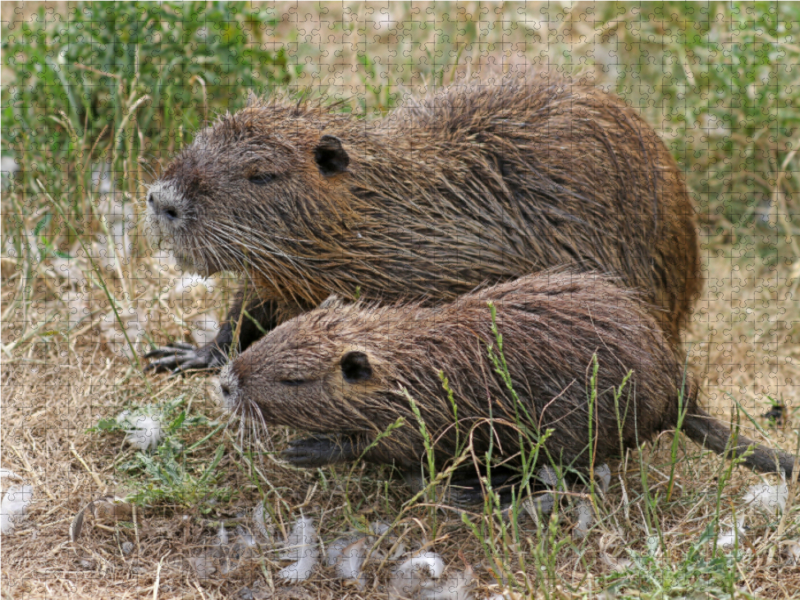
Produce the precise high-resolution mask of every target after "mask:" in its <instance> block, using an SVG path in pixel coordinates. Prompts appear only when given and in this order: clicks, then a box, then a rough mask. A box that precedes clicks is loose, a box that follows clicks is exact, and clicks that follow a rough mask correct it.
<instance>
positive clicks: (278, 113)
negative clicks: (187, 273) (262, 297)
mask: <svg viewBox="0 0 800 600" xmlns="http://www.w3.org/2000/svg"><path fill="white" fill-rule="evenodd" d="M342 122H343V121H342V118H341V117H339V118H336V117H334V116H332V115H330V114H329V113H328V112H326V111H324V110H322V109H318V108H313V107H310V106H306V105H288V104H283V103H280V102H269V103H268V102H261V101H251V103H250V106H248V108H246V109H244V110H242V111H240V112H238V113H236V114H234V115H230V114H227V115H225V116H224V117H221V118H220V119H219V120H218V121H217V122H216V123H215V124H214V125H213V126H211V127H209V128H207V129H205V130H204V131H202V132H200V133H199V134H198V135H197V137H196V138H195V140H194V142H193V143H192V144H191V145H190V146H188V147H187V148H186V149H185V150H183V152H181V154H180V155H179V156H178V157H176V159H175V160H173V161H172V163H171V164H170V165H169V167H168V168H167V169H166V171H165V172H164V174H163V176H162V177H161V178H160V179H159V180H158V181H156V182H155V183H154V184H153V185H152V186H150V189H149V191H148V193H147V218H148V225H149V227H148V230H149V234H150V236H151V238H153V239H154V240H155V241H159V242H160V241H162V240H164V241H169V242H171V244H172V247H173V250H174V253H175V256H176V258H177V259H178V261H179V263H180V264H181V265H182V266H183V267H184V268H186V269H189V270H195V271H197V272H199V273H201V274H202V275H206V276H208V275H211V274H214V273H217V272H219V271H235V272H239V273H245V272H248V271H250V270H252V266H253V264H254V263H256V264H258V265H260V264H262V263H263V260H262V261H259V260H258V259H259V258H260V256H263V255H265V254H266V255H269V254H274V255H279V256H280V255H282V254H283V253H285V252H286V251H287V250H290V249H291V247H292V244H294V243H301V240H298V239H296V238H297V235H296V233H297V231H298V229H300V230H301V229H302V223H303V222H304V221H305V220H307V219H314V218H315V215H314V213H315V211H314V210H313V209H311V208H309V206H308V202H307V201H308V200H309V199H312V198H317V197H318V195H320V194H321V193H324V192H323V191H324V190H325V189H326V188H328V187H330V186H332V185H334V184H333V180H335V179H337V177H339V176H341V175H343V174H345V173H347V171H348V166H349V165H350V155H349V153H348V151H347V150H346V148H345V145H344V144H343V142H342V140H341V139H340V138H339V137H337V136H336V135H331V134H330V133H329V132H328V131H327V130H328V129H331V128H334V129H335V124H336V123H342ZM287 222H293V223H294V226H293V230H292V231H291V232H290V231H287V229H286V226H285V224H286V223H287ZM278 240H280V241H278ZM273 262H274V261H273ZM266 275H271V276H273V277H275V276H278V277H279V276H280V273H277V274H276V273H269V274H266Z"/></svg>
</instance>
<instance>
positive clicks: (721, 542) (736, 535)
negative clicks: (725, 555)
mask: <svg viewBox="0 0 800 600" xmlns="http://www.w3.org/2000/svg"><path fill="white" fill-rule="evenodd" d="M744 534H745V532H744V517H739V518H738V519H737V520H736V529H735V530H734V529H729V530H727V531H725V532H723V533H720V534H719V537H718V538H717V546H719V547H720V548H723V549H732V548H733V547H734V545H735V544H736V540H739V546H741V545H742V540H743V539H744Z"/></svg>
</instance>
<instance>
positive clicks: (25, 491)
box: [0, 485, 33, 534]
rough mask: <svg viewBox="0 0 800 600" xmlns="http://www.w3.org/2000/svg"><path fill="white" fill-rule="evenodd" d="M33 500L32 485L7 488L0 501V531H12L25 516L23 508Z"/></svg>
mask: <svg viewBox="0 0 800 600" xmlns="http://www.w3.org/2000/svg"><path fill="white" fill-rule="evenodd" d="M31 502H33V486H32V485H22V486H12V487H10V488H8V490H7V491H6V493H5V494H4V495H3V500H2V502H0V532H2V533H3V534H9V533H13V531H14V529H15V528H16V527H17V525H19V523H20V522H21V521H22V519H24V518H25V509H26V508H27V507H28V505H29V504H30V503H31Z"/></svg>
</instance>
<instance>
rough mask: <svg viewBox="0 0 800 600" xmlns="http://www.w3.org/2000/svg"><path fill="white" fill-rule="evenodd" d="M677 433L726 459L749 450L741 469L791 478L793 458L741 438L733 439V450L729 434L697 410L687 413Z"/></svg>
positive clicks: (728, 430)
mask: <svg viewBox="0 0 800 600" xmlns="http://www.w3.org/2000/svg"><path fill="white" fill-rule="evenodd" d="M681 431H683V432H684V433H685V434H686V435H688V436H689V438H691V439H692V440H693V441H695V442H697V443H698V444H702V445H703V446H705V447H706V448H708V449H709V450H713V451H714V452H716V453H717V454H719V455H722V456H725V457H726V458H733V457H735V456H739V455H741V454H743V453H744V452H745V450H747V448H749V447H752V448H753V453H752V454H750V456H747V457H745V459H744V464H745V465H747V466H748V467H750V468H751V469H755V470H756V471H761V472H762V473H779V472H784V473H786V476H787V477H791V475H792V468H793V467H794V457H793V456H792V455H791V454H787V453H786V452H781V451H780V450H772V449H771V448H767V447H766V446H762V445H761V444H757V443H756V442H754V441H753V440H751V439H748V438H746V437H745V436H743V435H739V436H738V437H737V439H736V445H735V447H734V446H733V445H731V447H730V448H729V447H728V441H729V439H730V437H731V430H730V429H729V428H728V427H726V426H725V425H724V424H723V423H721V422H720V421H718V420H717V419H715V418H714V417H712V416H711V415H709V414H708V413H707V412H706V411H704V410H703V409H702V408H700V407H698V406H695V407H693V408H692V409H690V411H689V413H688V414H687V415H686V417H685V418H684V420H683V426H682V427H681ZM726 450H727V452H726Z"/></svg>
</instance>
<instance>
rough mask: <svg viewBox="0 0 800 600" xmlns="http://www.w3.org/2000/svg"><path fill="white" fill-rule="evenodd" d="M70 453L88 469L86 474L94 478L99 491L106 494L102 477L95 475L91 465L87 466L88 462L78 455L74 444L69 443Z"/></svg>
mask: <svg viewBox="0 0 800 600" xmlns="http://www.w3.org/2000/svg"><path fill="white" fill-rule="evenodd" d="M69 451H70V452H72V455H73V456H74V457H75V458H77V459H78V461H79V462H80V463H81V464H82V465H83V468H84V469H86V472H87V473H89V475H91V476H92V479H94V482H95V483H96V484H97V487H98V489H100V490H102V493H103V494H105V493H106V491H107V487H106V485H105V484H104V483H103V482H102V481H100V477H99V476H98V475H97V473H95V472H94V471H93V470H92V469H91V468H89V465H87V464H86V461H85V460H83V458H82V457H81V455H80V454H78V451H77V450H76V449H75V443H74V442H70V443H69Z"/></svg>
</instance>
